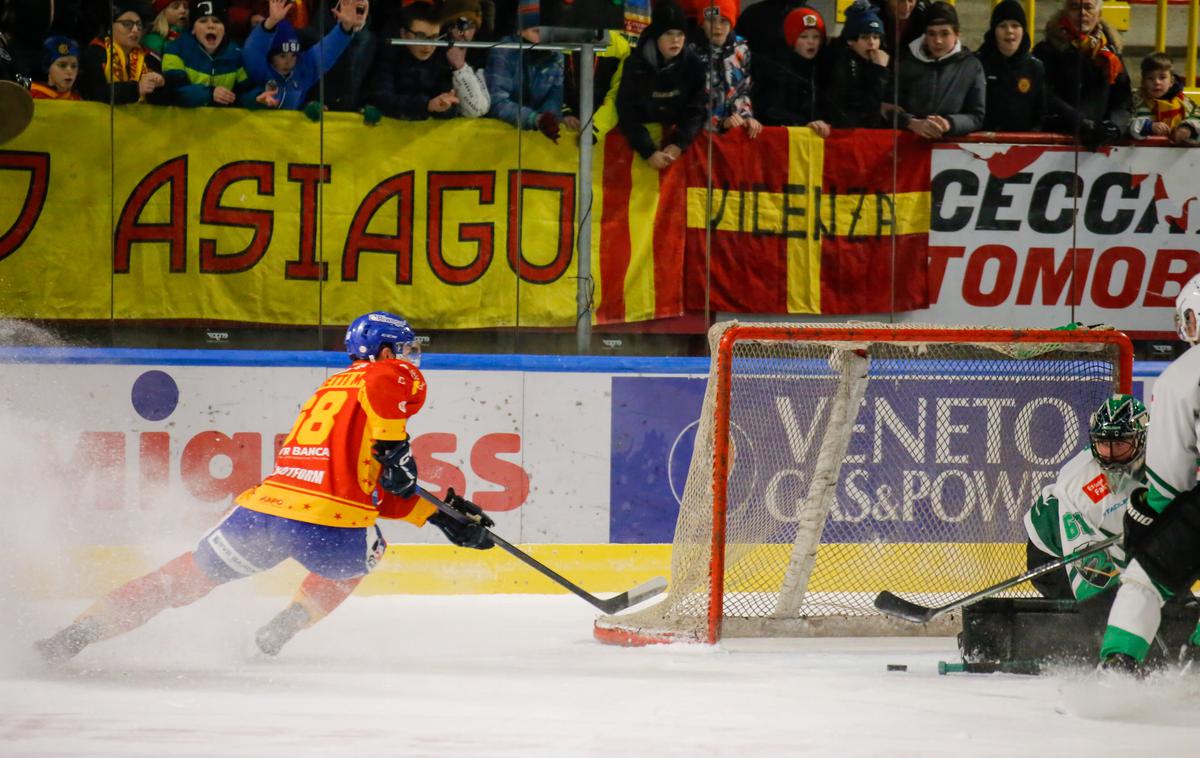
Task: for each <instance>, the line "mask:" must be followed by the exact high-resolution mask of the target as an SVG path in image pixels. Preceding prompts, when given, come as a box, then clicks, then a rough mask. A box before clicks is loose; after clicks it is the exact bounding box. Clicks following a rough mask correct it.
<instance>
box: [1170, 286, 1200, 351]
mask: <svg viewBox="0 0 1200 758" xmlns="http://www.w3.org/2000/svg"><path fill="white" fill-rule="evenodd" d="M1189 313H1191V314H1192V318H1191V326H1190V329H1191V333H1190V334H1189V333H1188V330H1189V325H1188V314H1189ZM1175 331H1177V332H1179V338H1180V339H1182V340H1183V341H1184V342H1186V343H1188V344H1189V345H1194V344H1196V343H1197V342H1200V334H1198V332H1200V274H1197V275H1196V276H1193V277H1192V278H1191V279H1189V280H1188V283H1187V284H1185V285H1183V289H1181V290H1179V296H1178V297H1176V298H1175Z"/></svg>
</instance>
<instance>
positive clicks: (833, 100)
mask: <svg viewBox="0 0 1200 758" xmlns="http://www.w3.org/2000/svg"><path fill="white" fill-rule="evenodd" d="M882 40H883V21H881V20H880V18H879V14H878V13H876V12H875V9H874V8H872V7H871V6H870V5H868V4H867V3H866V2H862V1H861V0H860V1H859V2H856V3H855V4H854V5H852V6H850V7H849V8H847V9H846V23H845V24H844V25H843V26H842V41H843V42H844V43H845V44H842V45H837V46H835V47H834V52H833V63H832V65H831V69H832V70H831V72H830V85H829V98H828V99H827V101H826V103H827V106H828V108H829V114H828V115H829V123H830V125H831V126H833V127H835V128H837V129H878V128H880V127H881V126H883V119H882V116H881V115H880V108H881V106H882V103H883V101H884V99H885V97H886V96H887V94H888V85H889V82H890V81H891V74H890V73H889V72H888V62H889V60H890V56H888V54H887V53H886V52H885V51H884V50H883V49H882V48H881V44H882Z"/></svg>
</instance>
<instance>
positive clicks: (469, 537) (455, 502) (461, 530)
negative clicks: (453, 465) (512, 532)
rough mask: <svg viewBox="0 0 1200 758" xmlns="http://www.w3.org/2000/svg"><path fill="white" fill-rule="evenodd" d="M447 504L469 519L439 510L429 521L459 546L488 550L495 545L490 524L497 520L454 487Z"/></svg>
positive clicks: (448, 495) (493, 524) (447, 498)
mask: <svg viewBox="0 0 1200 758" xmlns="http://www.w3.org/2000/svg"><path fill="white" fill-rule="evenodd" d="M446 505H448V506H450V507H451V508H453V509H454V510H456V511H458V512H459V513H461V514H463V516H465V517H466V518H467V519H468V521H466V522H460V521H458V520H457V519H455V518H454V517H453V516H451V515H450V514H448V513H442V512H441V511H438V512H437V513H435V514H433V515H432V516H430V517H429V523H431V524H433V525H434V526H436V527H437V528H438V529H441V530H442V533H443V534H445V535H446V539H448V540H450V541H451V542H453V543H454V544H455V545H458V546H459V547H469V548H474V549H475V550H487V549H489V548H492V547H495V546H496V543H495V542H493V541H492V535H491V534H489V533H488V531H487V528H488V527H489V526H495V525H496V522H495V521H492V519H491V517H490V516H488V515H487V514H486V513H484V512H483V509H482V508H480V507H479V506H478V505H475V504H474V503H472V502H471V501H470V500H467V499H466V498H462V497H459V496H458V495H457V494H455V492H454V490H453V488H452V489H451V490H450V492H449V493H448V494H447V495H446Z"/></svg>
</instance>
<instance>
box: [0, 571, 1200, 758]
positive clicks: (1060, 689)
mask: <svg viewBox="0 0 1200 758" xmlns="http://www.w3.org/2000/svg"><path fill="white" fill-rule="evenodd" d="M284 603H286V598H279V597H273V598H271V597H259V596H256V595H254V594H252V593H250V592H247V591H245V590H244V589H243V588H242V586H240V585H235V586H230V587H224V588H221V589H219V590H217V591H215V592H214V593H213V594H212V595H211V596H209V597H207V598H205V599H204V600H202V601H200V602H199V603H197V604H196V605H193V606H191V607H188V608H184V609H179V610H172V611H168V612H166V613H164V614H163V615H162V616H160V617H158V618H156V619H154V620H153V621H151V622H150V623H149V624H148V625H146V626H145V627H143V628H141V629H138V630H135V631H133V632H131V633H130V634H128V635H126V636H124V637H121V638H117V639H114V640H109V641H107V642H103V643H100V644H97V645H95V646H94V647H91V648H89V649H87V650H85V651H84V652H83V653H82V654H81V655H80V656H79V657H78V658H77V659H75V660H74V661H71V662H70V663H68V664H67V665H65V666H63V667H62V668H60V669H58V670H54V671H50V670H46V668H45V667H43V666H41V665H39V664H38V663H36V662H35V661H34V660H33V659H32V658H31V656H30V654H29V652H28V643H29V642H30V641H31V640H32V639H34V638H35V637H36V636H39V635H42V634H45V633H48V632H50V631H52V630H53V628H54V627H56V626H58V625H59V624H61V623H62V622H65V621H66V620H69V619H70V618H71V616H72V615H73V614H75V613H77V612H78V611H79V610H81V609H82V607H83V605H84V603H82V602H79V601H75V602H71V603H65V602H56V603H53V604H50V605H39V606H36V607H24V608H22V609H20V616H19V618H17V619H15V623H14V619H13V618H12V617H10V619H9V623H8V624H7V627H6V630H5V632H4V636H3V638H2V639H0V642H2V643H3V644H2V646H0V656H2V657H0V755H3V756H66V755H70V756H262V757H264V758H270V757H272V756H288V757H289V758H292V757H293V756H307V755H339V756H340V755H354V756H439V757H441V756H490V757H495V758H503V757H505V756H514V757H517V756H519V757H520V758H529V757H530V756H581V755H582V756H592V755H595V756H601V755H603V756H620V757H621V758H632V757H634V756H740V757H743V758H750V757H751V756H756V757H757V756H776V755H786V756H793V755H815V756H825V755H829V756H839V757H841V756H861V755H872V756H874V755H886V756H925V755H947V756H949V755H954V756H966V755H970V756H1018V757H1019V756H1028V755H1045V756H1054V757H1055V758H1058V757H1059V756H1077V755H1087V756H1089V757H1094V756H1106V755H1112V756H1123V757H1125V756H1129V755H1142V756H1153V758H1166V757H1167V756H1196V755H1200V715H1198V714H1200V675H1197V674H1190V673H1189V674H1185V675H1180V674H1179V673H1178V672H1173V673H1171V674H1167V675H1160V676H1156V677H1154V678H1152V679H1150V680H1148V681H1145V682H1132V681H1128V680H1124V679H1113V678H1104V677H1100V676H1097V675H1096V674H1094V673H1092V672H1083V671H1079V672H1067V673H1063V674H1060V675H1057V676H1044V677H1021V676H1015V675H963V674H957V675H947V676H939V675H938V674H937V661H938V660H956V653H955V646H954V642H953V640H950V639H931V640H930V639H927V640H899V639H882V640H848V639H833V640H805V641H796V642H789V643H779V642H764V643H746V642H740V643H739V642H729V643H727V644H723V645H721V646H719V647H716V648H710V647H707V646H674V647H652V648H642V649H624V648H617V647H610V646H607V645H602V644H600V643H598V642H596V641H594V640H593V639H592V636H591V623H592V620H593V618H594V613H593V611H592V609H591V608H590V607H589V606H588V605H586V604H584V603H582V602H580V601H579V600H577V599H576V598H573V597H570V596H549V597H546V596H495V597H493V596H483V597H480V596H456V597H404V596H374V597H352V598H350V599H349V600H348V601H347V602H346V604H345V605H344V606H342V607H341V608H340V609H338V610H337V611H336V612H335V613H334V614H333V615H331V616H330V617H329V618H327V619H325V620H324V621H322V622H321V623H320V624H319V625H317V626H315V627H313V628H312V629H310V630H307V631H305V632H302V633H301V634H300V635H299V636H298V637H296V639H294V640H293V641H292V643H291V644H290V645H289V646H288V647H287V648H285V649H284V651H283V653H282V654H281V655H280V657H279V658H277V659H256V658H254V657H252V656H251V655H250V654H249V653H248V650H249V645H248V642H249V640H250V638H251V636H252V634H253V630H254V629H255V628H257V626H258V625H259V624H260V623H262V621H263V620H265V619H266V618H269V617H270V616H271V615H273V613H274V612H275V611H276V610H277V609H278V608H280V607H282V605H283V604H284ZM10 610H13V609H12V608H11V607H10ZM889 663H902V664H906V665H907V666H908V671H906V672H888V671H886V666H887V664H889Z"/></svg>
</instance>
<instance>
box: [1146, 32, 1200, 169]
mask: <svg viewBox="0 0 1200 758" xmlns="http://www.w3.org/2000/svg"><path fill="white" fill-rule="evenodd" d="M1172 65H1173V64H1172V61H1171V57H1170V56H1169V55H1167V54H1166V53H1151V54H1150V55H1147V56H1146V57H1145V58H1143V59H1142V82H1141V86H1140V87H1138V91H1137V93H1136V94H1135V95H1134V97H1133V119H1132V120H1130V122H1129V134H1130V136H1131V137H1133V138H1134V139H1145V138H1146V137H1166V138H1168V139H1169V140H1171V141H1172V142H1174V143H1175V144H1177V145H1186V146H1188V147H1196V146H1198V145H1200V108H1197V107H1196V103H1195V101H1193V100H1192V99H1191V98H1189V97H1188V96H1187V95H1185V94H1183V79H1181V78H1180V77H1179V76H1178V75H1177V74H1176V73H1175V72H1174V71H1172V70H1171V69H1172Z"/></svg>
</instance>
